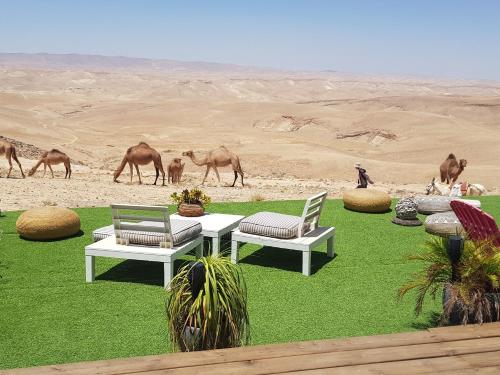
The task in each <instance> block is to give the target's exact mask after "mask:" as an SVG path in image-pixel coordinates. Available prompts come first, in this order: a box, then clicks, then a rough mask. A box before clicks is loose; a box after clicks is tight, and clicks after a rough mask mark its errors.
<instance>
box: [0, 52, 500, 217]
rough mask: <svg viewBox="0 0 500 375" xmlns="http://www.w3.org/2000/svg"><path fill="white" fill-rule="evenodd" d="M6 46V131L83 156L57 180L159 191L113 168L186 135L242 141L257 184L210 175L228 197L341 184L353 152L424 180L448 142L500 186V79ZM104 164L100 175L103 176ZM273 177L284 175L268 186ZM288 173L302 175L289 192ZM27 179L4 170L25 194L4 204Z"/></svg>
mask: <svg viewBox="0 0 500 375" xmlns="http://www.w3.org/2000/svg"><path fill="white" fill-rule="evenodd" d="M2 56H3V55H1V54H0V103H1V105H0V135H2V136H5V137H9V138H12V139H15V140H17V141H21V142H24V143H27V144H31V145H34V146H36V147H38V148H40V149H51V148H59V149H61V150H63V151H65V152H66V153H67V154H68V155H69V156H70V157H71V158H72V159H73V160H75V161H76V162H78V164H80V166H81V170H80V171H77V172H76V173H75V175H74V178H75V182H74V181H71V184H69V183H67V182H61V181H59V182H57V181H49V180H48V179H46V180H44V181H43V183H44V184H47V186H50V189H55V190H65V189H71V187H72V186H73V185H74V186H79V188H81V183H82V182H76V180H77V179H78V180H81V181H87V185H88V186H87V185H85V186H86V189H90V191H93V190H94V189H96V191H99V190H103V189H104V190H106V189H108V188H109V190H110V191H112V190H117V191H118V190H119V191H121V190H122V189H124V187H125V188H126V189H129V188H130V189H132V190H133V191H134V192H136V193H135V194H140V191H141V190H139V189H142V188H143V191H144V192H145V191H149V190H148V189H150V187H136V186H134V187H133V188H132V187H130V186H126V185H123V184H120V185H113V184H112V183H111V181H110V180H111V177H110V173H111V171H112V170H113V169H114V168H115V167H116V166H117V164H118V162H119V160H121V158H122V156H123V154H124V152H125V150H126V148H127V147H129V146H130V145H133V144H136V143H137V142H139V141H145V142H148V143H150V144H151V145H152V146H153V147H155V148H157V149H158V150H159V151H160V152H161V154H162V157H163V160H164V164H165V165H166V164H167V163H168V161H169V160H170V159H171V158H173V157H176V156H179V155H180V153H181V152H182V151H184V150H187V149H193V150H194V151H195V152H197V153H199V154H203V153H204V152H205V151H207V150H209V149H211V148H214V147H218V146H219V145H221V144H224V145H226V146H227V147H228V148H230V149H231V150H233V151H234V152H236V153H238V154H239V155H240V157H241V160H242V164H243V168H244V170H245V171H246V173H247V174H248V175H249V176H250V179H249V182H250V184H252V182H253V186H254V187H253V188H249V189H248V190H246V189H237V190H231V189H227V188H215V187H214V189H215V190H214V194H216V195H217V198H219V199H229V198H231V199H250V198H251V196H252V195H253V194H254V193H255V194H257V193H258V194H263V192H266V191H269V193H268V194H267V195H268V196H269V198H271V197H274V196H275V197H277V198H285V197H287V196H291V197H292V196H297V197H299V196H302V195H304V194H306V193H307V192H304V189H306V188H308V189H312V190H314V187H311V186H306V185H304V184H305V182H309V183H315V184H317V188H318V189H319V188H322V187H325V188H328V187H330V188H331V190H332V192H334V191H336V192H337V193H338V192H340V189H341V188H343V186H344V185H345V186H350V185H349V184H351V185H352V183H351V182H348V181H353V180H354V178H355V171H354V170H353V164H354V162H355V161H360V162H361V163H362V164H364V165H365V166H366V168H367V169H368V171H369V174H370V176H372V178H373V179H374V180H375V181H376V182H378V183H379V184H380V186H383V187H384V188H386V189H387V190H392V192H393V193H396V191H397V190H400V191H401V192H403V191H406V190H411V189H414V190H415V189H416V190H418V189H420V186H422V187H423V186H424V185H425V184H426V183H427V182H428V181H429V180H430V179H431V178H432V177H433V176H435V175H437V174H438V166H439V164H440V163H441V161H442V160H443V159H444V158H445V157H446V156H447V155H448V153H450V152H454V153H455V154H456V155H457V156H458V157H459V158H466V159H468V161H469V164H468V166H467V168H466V169H465V171H464V173H463V175H462V177H461V179H462V180H468V181H469V182H478V183H482V184H484V185H486V186H487V188H488V189H489V190H491V191H498V189H499V187H500V184H499V183H498V176H500V166H499V162H500V151H499V149H500V148H499V147H498V143H499V140H500V83H495V82H469V81H467V82H465V81H454V82H451V81H439V80H433V79H415V78H393V77H359V76H358V77H357V76H353V75H349V74H340V73H314V74H313V73H297V72H295V73H294V72H277V71H270V70H258V69H251V68H242V67H234V66H218V65H217V66H216V67H214V66H212V65H210V66H208V67H207V66H206V65H202V64H200V65H196V64H195V63H192V64H191V65H183V64H181V63H179V64H177V65H175V64H174V65H175V67H174V68H168V67H167V68H165V67H163V68H161V69H160V68H158V66H160V65H161V64H157V65H156V66H155V65H154V64H152V63H151V61H149V62H144V61H143V62H141V63H137V64H136V66H135V68H134V67H133V66H132V67H131V66H130V65H134V64H132V63H131V62H130V61H128V62H127V60H126V58H123V59H125V60H123V61H125V62H123V61H122V63H121V65H120V63H118V62H116V61H115V62H113V64H115V65H113V66H110V65H109V64H111V62H110V63H109V64H108V65H107V66H106V65H105V64H104V65H103V64H102V63H101V65H99V64H97V63H95V62H94V63H93V64H94V65H92V64H91V65H92V69H90V67H89V64H90V63H88V61H87V62H86V63H85V62H81V63H79V64H77V62H78V58H77V57H74V56H73V57H72V59H73V60H71V59H70V60H71V61H70V62H68V61H66V62H65V63H64V64H63V63H59V64H55V63H54V62H53V61H52V60H50V59H49V60H50V61H52V63H51V62H50V61H49V62H47V59H46V60H45V61H42V62H40V61H38V60H37V63H36V64H34V63H33V64H32V65H29V56H28V57H26V56H23V59H24V60H23V63H22V64H21V63H19V64H17V65H16V60H15V59H14V58H12V57H11V58H10V60H9V59H6V58H4V57H2ZM80 59H82V58H80ZM7 60H8V61H7ZM132 60H134V59H132ZM27 61H28V62H27ZM72 61H73V62H72ZM75 61H76V62H75ZM18 62H19V60H18ZM51 64H52V65H51ZM72 64H73V65H72ZM75 64H77V65H76V66H75ZM127 64H128V65H127ZM148 64H149V65H150V66H152V68H151V67H148ZM165 64H166V63H165ZM111 65H112V64H111ZM167 65H168V64H167ZM167 65H165V66H167ZM139 68H140V69H139ZM25 156H26V157H31V158H33V157H34V156H33V155H31V156H30V155H28V154H27V155H25ZM2 160H3V158H2V159H0V173H1V174H2V175H3V176H4V175H5V168H6V166H7V163H6V161H2ZM185 161H186V173H187V174H186V176H191V177H189V179H187V180H186V183H187V184H189V183H193V184H194V183H196V181H198V180H201V173H202V172H203V169H202V168H199V167H196V166H194V165H193V164H192V163H191V162H190V161H189V160H185ZM30 163H31V162H30V161H29V160H27V161H26V162H25V164H26V165H28V164H30ZM25 168H27V167H25ZM150 169H151V168H150ZM95 173H98V175H99V176H101V177H99V180H98V181H97V182H96V181H95V177H93V174H94V175H95ZM148 173H149V172H148ZM127 178H128V177H126V176H124V177H123V178H122V179H124V180H126V179H127ZM35 180H36V181H37V184H36V186H38V187H40V186H41V185H40V182H41V180H40V179H38V178H37V179H35ZM226 180H227V181H228V182H229V181H230V180H231V178H230V176H229V177H228V178H227V179H226ZM252 180H253V181H252ZM268 180H269V181H275V182H276V184H277V185H276V186H277V187H274V185H273V184H271V186H267V185H269V184H266V181H268ZM279 181H286V182H287V184H288V185H289V186H294V183H293V181H298V182H297V183H298V184H299V185H300V184H302V185H300V186H298V187H297V188H296V189H288V190H290V191H288V192H286V193H281V190H283V189H284V186H283V185H282V184H280V183H279ZM90 182H92V183H90ZM23 184H25V185H23ZM31 184H32V182H27V181H24V182H22V181H20V180H12V181H10V182H9V181H7V180H5V179H2V185H5V186H9V187H8V189H11V190H10V191H11V193H10V194H9V195H10V196H15V199H14V200H15V201H16V202H17V203H15V204H14V203H13V202H12V201H10V200H9V202H10V203H9V204H8V206H9V207H11V208H16V207H17V208H22V207H23V202H22V201H23V200H27V199H28V198H27V197H26V196H23V195H22V194H21V193H20V194H21V195H19V194H17V193H15V191H19V189H21V191H22V186H31ZM93 185H95V186H96V187H95V188H94V187H93ZM285 185H286V184H285ZM103 186H104V187H103ZM118 186H119V187H118ZM301 186H304V187H301ZM405 186H406V187H411V189H406V190H405V188H402V187H405ZM221 189H222V190H221ZM252 189H253V190H252ZM266 189H267V190H266ZM132 190H131V191H132ZM219 190H221V191H220V193H219ZM285 191H286V189H285ZM301 191H303V192H302V193H301ZM16 194H17V196H16ZM164 194H165V193H164V192H162V193H161V195H164ZM89 195H91V194H89ZM226 195H227V196H226ZM263 195H266V194H263ZM107 197H108V199H113V196H112V195H110V196H107ZM84 198H85V197H84V196H81V197H80V199H83V200H84ZM5 200H6V198H4V197H2V202H0V204H1V205H3V204H4V203H3V202H5ZM88 203H89V204H107V203H109V202H107V203H106V202H101V201H100V200H98V201H97V202H96V201H95V200H94V201H89V202H88ZM33 204H34V202H31V203H27V204H25V205H24V206H26V205H28V206H29V205H33Z"/></svg>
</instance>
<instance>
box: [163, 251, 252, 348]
mask: <svg viewBox="0 0 500 375" xmlns="http://www.w3.org/2000/svg"><path fill="white" fill-rule="evenodd" d="M198 261H199V262H201V263H202V264H203V266H204V268H205V282H204V284H203V287H202V288H201V290H200V292H199V293H198V295H197V296H195V297H193V295H192V291H191V285H190V283H189V273H190V270H191V268H192V267H193V265H186V266H184V267H183V268H182V269H181V270H180V271H179V273H178V274H177V275H176V276H175V277H174V278H173V279H172V281H171V283H170V288H171V291H170V295H169V297H168V299H167V304H166V310H167V320H168V325H169V330H170V339H171V342H172V346H173V348H175V349H177V350H181V351H193V350H207V349H219V348H230V347H238V346H242V345H246V344H248V342H249V340H250V331H249V316H248V310H247V291H246V284H245V281H244V279H243V275H242V273H241V270H240V268H239V267H238V266H237V265H235V264H232V263H231V261H230V260H229V259H227V258H223V257H219V256H209V257H204V258H201V259H199V260H198ZM186 332H189V334H187V335H186Z"/></svg>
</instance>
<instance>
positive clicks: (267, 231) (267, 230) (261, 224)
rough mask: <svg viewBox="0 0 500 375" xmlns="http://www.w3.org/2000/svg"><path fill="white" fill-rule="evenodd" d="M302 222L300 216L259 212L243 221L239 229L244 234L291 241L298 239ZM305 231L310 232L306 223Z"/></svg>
mask: <svg viewBox="0 0 500 375" xmlns="http://www.w3.org/2000/svg"><path fill="white" fill-rule="evenodd" d="M301 222H302V219H301V218H300V217H298V216H292V215H283V214H278V213H275V212H259V213H256V214H255V215H252V216H249V217H246V218H245V219H243V220H242V221H241V222H240V226H239V228H240V231H241V232H243V233H250V234H256V235H259V236H265V237H273V238H284V239H289V238H295V237H297V234H298V230H299V225H300V224H301ZM303 230H304V231H307V230H309V223H304V227H303Z"/></svg>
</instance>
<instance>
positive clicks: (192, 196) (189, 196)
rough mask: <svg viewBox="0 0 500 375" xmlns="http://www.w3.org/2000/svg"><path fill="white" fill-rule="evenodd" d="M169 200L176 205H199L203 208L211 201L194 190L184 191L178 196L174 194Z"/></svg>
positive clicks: (198, 190)
mask: <svg viewBox="0 0 500 375" xmlns="http://www.w3.org/2000/svg"><path fill="white" fill-rule="evenodd" d="M170 199H172V201H173V202H174V203H177V204H181V203H188V204H199V205H201V206H203V207H206V206H208V205H209V204H210V202H211V201H212V199H211V198H210V197H209V196H208V195H206V194H205V193H204V192H203V191H201V190H200V189H196V188H194V189H191V190H187V189H185V190H183V191H182V192H181V193H180V194H177V193H176V192H174V193H172V194H171V195H170Z"/></svg>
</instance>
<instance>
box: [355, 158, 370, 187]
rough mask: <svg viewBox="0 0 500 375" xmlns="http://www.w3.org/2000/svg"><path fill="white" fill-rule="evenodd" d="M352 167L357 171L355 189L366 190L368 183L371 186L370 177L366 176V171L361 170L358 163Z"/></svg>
mask: <svg viewBox="0 0 500 375" xmlns="http://www.w3.org/2000/svg"><path fill="white" fill-rule="evenodd" d="M354 167H355V168H356V169H357V170H358V186H356V189H359V188H362V189H366V188H367V187H368V183H370V184H373V181H372V180H371V179H370V176H368V175H367V174H366V169H363V168H361V164H360V163H356V164H354Z"/></svg>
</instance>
